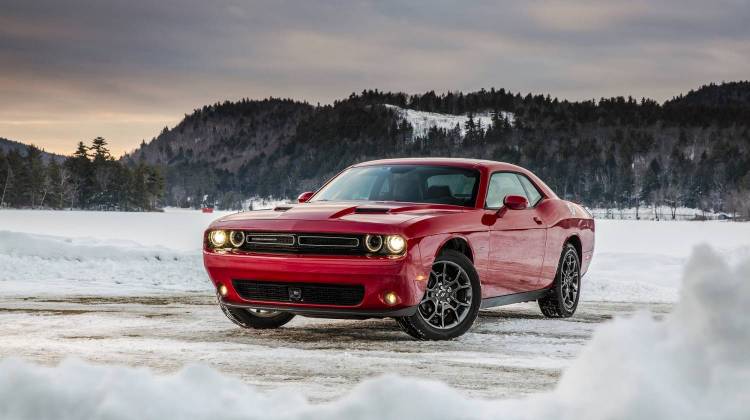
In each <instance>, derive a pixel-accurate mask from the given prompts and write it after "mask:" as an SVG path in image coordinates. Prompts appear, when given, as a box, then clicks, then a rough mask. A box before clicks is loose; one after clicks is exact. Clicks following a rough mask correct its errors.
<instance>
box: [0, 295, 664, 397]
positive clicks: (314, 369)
mask: <svg viewBox="0 0 750 420" xmlns="http://www.w3.org/2000/svg"><path fill="white" fill-rule="evenodd" d="M644 308H647V309H649V310H651V311H652V312H654V313H655V314H657V315H656V316H659V314H663V313H665V312H667V311H669V310H670V308H671V305H670V304H654V303H652V304H647V303H614V302H582V304H581V306H580V307H579V310H578V313H577V314H576V316H575V317H574V318H572V319H568V320H549V319H544V318H543V317H542V316H541V314H540V313H539V310H538V308H537V307H536V305H535V304H531V303H528V304H519V305H513V306H508V307H505V308H500V309H494V310H491V311H482V312H481V313H480V316H479V319H478V320H477V323H476V324H475V325H474V328H473V329H472V330H471V331H470V332H469V333H468V334H466V335H465V336H464V337H461V338H460V339H458V340H455V341H449V342H418V341H414V340H412V339H411V338H409V337H408V336H407V335H406V334H404V333H402V332H401V331H400V330H399V329H398V327H397V325H396V323H395V322H393V321H392V320H388V319H385V320H375V319H374V320H366V321H338V320H337V321H333V320H321V319H310V318H300V317H297V318H296V319H295V320H293V321H292V322H291V323H290V324H289V325H287V326H286V327H284V328H281V329H278V330H272V331H245V330H242V329H240V328H239V327H236V326H235V325H234V324H232V323H230V322H229V320H227V319H226V318H225V317H224V315H223V314H222V313H221V312H220V310H219V309H218V308H217V306H216V305H215V302H214V299H213V298H212V297H210V296H205V295H202V294H180V295H174V296H151V297H106V296H98V297H74V296H62V297H49V296H48V297H44V298H5V299H2V300H0V337H2V340H0V358H2V357H7V356H15V357H20V358H23V359H25V360H29V361H33V362H37V363H42V364H46V365H56V364H57V363H58V362H60V361H61V360H63V359H65V358H68V357H75V358H80V359H84V360H87V361H92V362H95V363H103V364H116V365H130V366H147V367H149V368H152V369H154V370H156V371H159V372H172V371H176V370H179V369H180V368H181V367H183V366H184V365H185V364H190V363H202V364H208V365H210V366H212V367H214V368H216V369H218V370H220V371H223V372H225V373H227V374H230V375H232V376H235V377H239V378H240V379H242V380H243V381H245V382H246V383H249V384H252V385H255V386H256V387H258V388H260V389H266V390H271V389H274V390H275V389H284V388H285V389H290V390H292V391H298V392H300V393H301V394H303V395H305V396H307V397H308V398H309V399H311V400H313V401H315V400H330V399H333V398H336V397H339V396H341V395H343V394H345V393H347V392H348V391H349V390H350V389H351V388H352V387H353V386H354V385H356V384H357V383H359V382H361V381H362V380H364V379H367V378H370V377H373V376H377V375H380V374H384V373H398V374H401V375H404V376H413V377H421V378H429V379H437V380H441V381H443V382H446V383H448V384H450V385H452V386H454V387H456V388H459V389H462V390H465V391H466V393H467V395H470V396H476V397H487V398H489V397H492V398H498V397H509V396H519V395H524V394H529V393H535V392H538V391H541V390H549V389H552V388H553V387H554V385H555V384H556V383H557V381H558V377H559V375H560V373H561V372H562V369H563V368H565V367H567V366H568V365H569V364H570V363H571V362H572V360H573V359H574V358H575V357H576V356H577V355H578V352H579V350H580V349H581V348H582V346H583V345H584V344H585V343H586V342H587V340H588V339H589V338H590V336H591V333H592V331H593V329H594V328H595V327H596V325H597V324H599V323H601V322H603V321H605V320H608V319H610V318H612V317H613V316H618V315H623V314H630V313H632V312H633V311H636V310H638V309H644Z"/></svg>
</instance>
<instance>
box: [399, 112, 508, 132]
mask: <svg viewBox="0 0 750 420" xmlns="http://www.w3.org/2000/svg"><path fill="white" fill-rule="evenodd" d="M385 106H386V107H387V108H390V109H392V110H394V111H396V113H397V114H398V116H399V117H400V118H402V119H405V120H406V121H408V122H409V124H411V126H412V127H413V129H414V132H413V136H412V137H413V138H414V139H417V138H425V137H427V133H428V132H429V131H430V128H432V127H437V128H441V129H444V130H447V131H450V130H453V129H454V128H455V127H456V124H458V126H459V127H460V129H461V136H462V137H463V136H465V135H466V121H468V120H469V116H468V115H454V114H439V113H436V112H426V111H417V110H414V109H408V108H401V107H398V106H396V105H385ZM501 115H502V116H503V117H505V118H507V119H508V121H509V122H510V123H511V124H512V123H513V114H512V113H510V112H505V111H501ZM474 122H475V123H477V124H481V125H482V128H483V129H485V130H486V129H487V128H488V127H490V126H492V115H491V114H490V113H489V112H483V113H477V114H474Z"/></svg>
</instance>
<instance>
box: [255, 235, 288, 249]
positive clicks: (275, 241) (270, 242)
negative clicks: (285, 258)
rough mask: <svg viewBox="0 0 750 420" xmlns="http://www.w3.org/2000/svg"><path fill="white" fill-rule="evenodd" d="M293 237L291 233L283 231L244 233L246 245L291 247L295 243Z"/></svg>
mask: <svg viewBox="0 0 750 420" xmlns="http://www.w3.org/2000/svg"><path fill="white" fill-rule="evenodd" d="M280 238H288V239H287V242H282V241H280V240H279V239H280ZM295 242H296V241H295V237H294V235H292V234H285V233H246V234H245V243H246V244H248V245H263V246H278V247H292V246H294V244H295Z"/></svg>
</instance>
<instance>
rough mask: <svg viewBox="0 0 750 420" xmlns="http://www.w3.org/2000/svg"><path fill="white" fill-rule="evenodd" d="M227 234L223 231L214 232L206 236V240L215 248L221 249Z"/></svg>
mask: <svg viewBox="0 0 750 420" xmlns="http://www.w3.org/2000/svg"><path fill="white" fill-rule="evenodd" d="M227 239H228V237H227V233H226V232H224V231H223V230H214V231H211V232H210V233H209V234H208V240H209V241H210V242H211V245H213V246H214V247H216V248H221V247H223V246H224V245H226V244H227Z"/></svg>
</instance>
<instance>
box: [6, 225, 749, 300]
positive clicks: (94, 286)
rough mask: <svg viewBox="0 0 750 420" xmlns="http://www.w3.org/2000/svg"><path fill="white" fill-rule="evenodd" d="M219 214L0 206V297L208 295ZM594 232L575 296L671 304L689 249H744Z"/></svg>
mask: <svg viewBox="0 0 750 420" xmlns="http://www.w3.org/2000/svg"><path fill="white" fill-rule="evenodd" d="M222 214H226V213H220V212H217V213H213V214H204V213H201V212H199V211H188V210H169V211H167V212H165V213H117V212H76V211H71V212H66V211H62V212H61V211H33V210H2V211H0V267H2V268H3V270H0V291H1V293H0V295H5V296H17V295H24V294H25V295H28V294H43V295H49V294H53V295H61V294H62V295H70V294H84V295H113V294H114V295H138V294H144V293H145V294H159V293H175V292H206V293H210V292H211V288H210V287H211V285H210V282H209V281H208V277H207V276H206V274H205V272H204V269H203V263H202V260H201V255H200V252H199V250H200V248H201V245H202V234H203V231H204V230H205V228H206V227H207V226H208V224H209V223H210V222H211V221H212V220H213V219H215V218H218V217H220V216H221V215H222ZM596 229H597V235H596V238H597V243H596V249H595V253H594V258H593V262H592V264H591V267H590V270H589V273H588V274H587V275H586V276H585V278H584V283H583V290H582V297H581V298H582V299H583V300H591V301H615V302H617V301H619V302H674V301H675V300H676V299H677V294H678V292H679V278H680V276H681V273H682V269H683V266H684V263H685V262H686V261H687V258H688V256H689V254H690V252H691V250H692V249H693V247H695V246H696V245H699V244H701V243H707V244H709V245H711V246H712V247H714V248H715V249H716V250H717V251H719V252H720V253H721V254H722V255H724V256H726V257H727V258H729V259H730V260H731V261H737V260H738V259H740V258H742V257H744V256H747V255H750V224H746V223H733V222H718V221H714V222H684V221H677V222H649V221H628V220H597V222H596ZM155 273H158V275H156V274H155Z"/></svg>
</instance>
